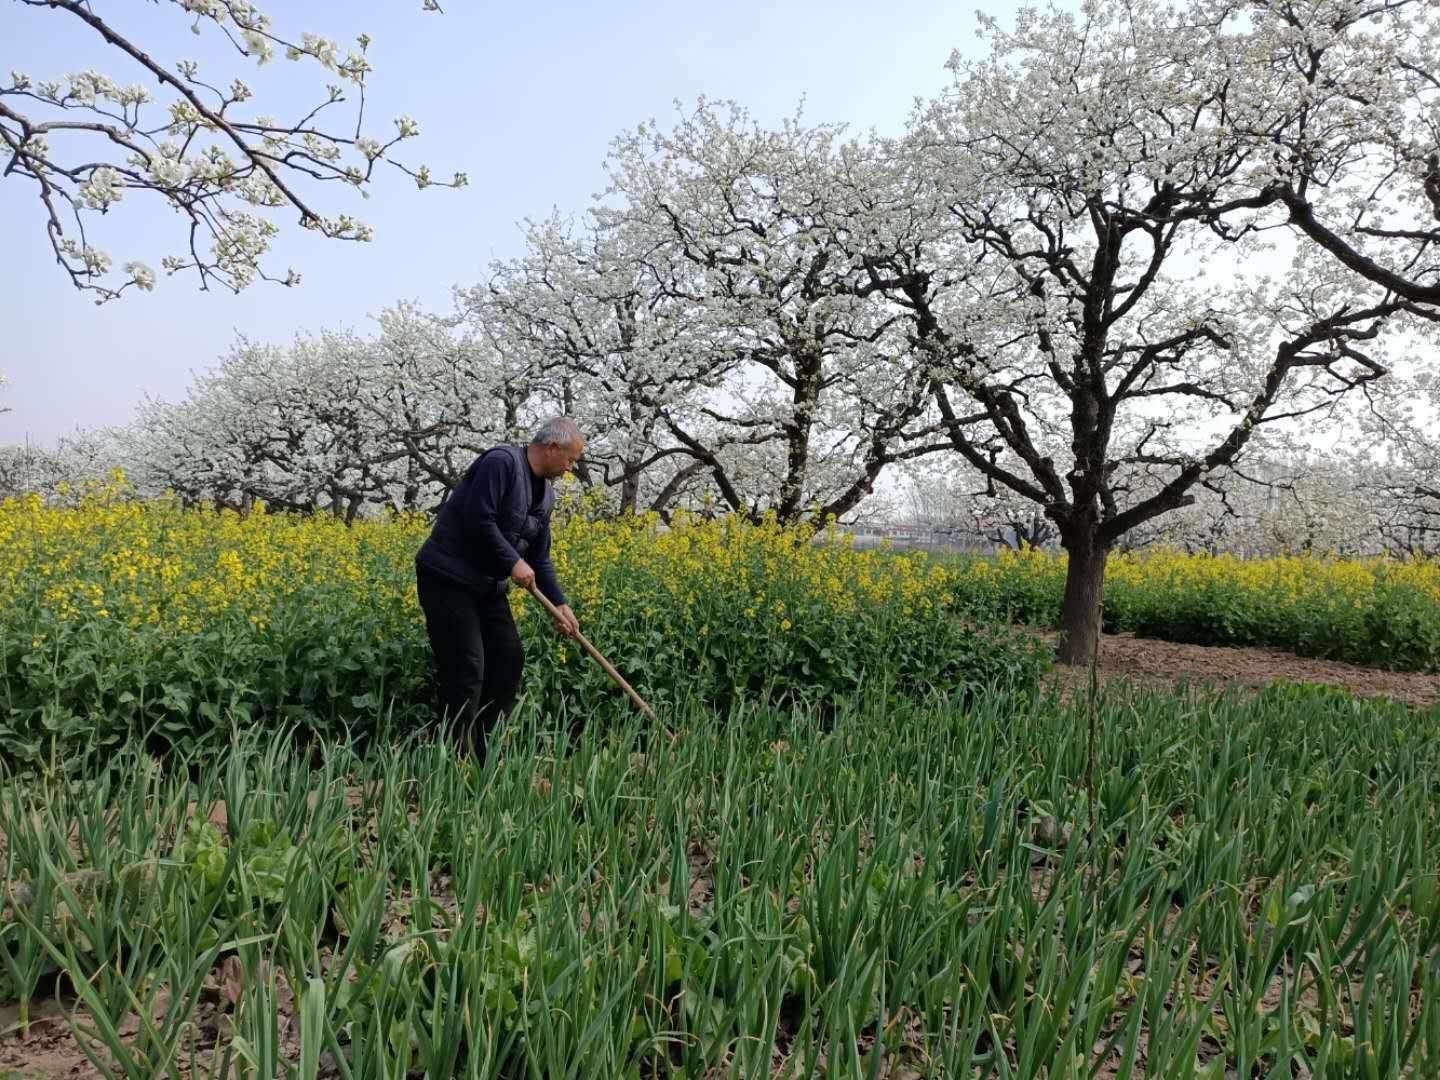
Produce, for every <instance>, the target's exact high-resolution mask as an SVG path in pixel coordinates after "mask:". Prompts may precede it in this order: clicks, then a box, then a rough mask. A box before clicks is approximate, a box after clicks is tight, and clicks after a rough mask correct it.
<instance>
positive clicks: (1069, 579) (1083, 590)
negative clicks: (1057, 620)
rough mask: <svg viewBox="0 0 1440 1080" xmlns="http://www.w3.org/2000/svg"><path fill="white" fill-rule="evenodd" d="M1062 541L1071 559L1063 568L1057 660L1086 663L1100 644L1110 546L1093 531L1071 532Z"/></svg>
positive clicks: (1068, 662)
mask: <svg viewBox="0 0 1440 1080" xmlns="http://www.w3.org/2000/svg"><path fill="white" fill-rule="evenodd" d="M1063 540H1064V544H1065V550H1066V551H1067V552H1068V553H1069V556H1070V558H1069V565H1068V567H1067V569H1066V571H1065V606H1064V609H1063V610H1062V612H1061V629H1062V634H1061V638H1060V650H1059V660H1060V662H1061V663H1062V664H1088V663H1090V660H1091V658H1092V657H1093V656H1095V655H1096V650H1097V648H1098V647H1099V643H1100V624H1101V610H1100V605H1101V601H1102V600H1103V598H1104V596H1105V560H1106V559H1107V558H1109V555H1110V549H1109V548H1108V547H1106V546H1105V545H1104V544H1102V543H1101V542H1100V541H1099V538H1098V537H1096V536H1095V535H1094V533H1093V532H1090V533H1082V534H1080V535H1078V536H1077V535H1074V534H1072V535H1070V536H1067V537H1064V538H1063Z"/></svg>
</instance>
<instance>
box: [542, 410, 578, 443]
mask: <svg viewBox="0 0 1440 1080" xmlns="http://www.w3.org/2000/svg"><path fill="white" fill-rule="evenodd" d="M584 442H585V436H584V435H582V434H580V427H579V425H578V424H576V423H575V421H574V420H571V419H570V418H569V417H568V416H552V417H551V418H550V419H549V420H546V421H545V422H544V423H543V424H541V425H540V427H539V428H538V429H536V431H535V434H534V435H532V436H531V437H530V444H531V445H532V446H580V445H582V444H583V443H584Z"/></svg>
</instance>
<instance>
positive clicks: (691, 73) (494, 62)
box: [0, 0, 1013, 445]
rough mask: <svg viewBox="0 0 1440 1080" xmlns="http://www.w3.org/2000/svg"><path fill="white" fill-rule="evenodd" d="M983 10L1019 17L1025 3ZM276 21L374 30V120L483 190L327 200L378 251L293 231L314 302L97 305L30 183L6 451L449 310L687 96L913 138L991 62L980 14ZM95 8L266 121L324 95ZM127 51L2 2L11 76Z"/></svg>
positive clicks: (3, 69)
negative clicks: (75, 277)
mask: <svg viewBox="0 0 1440 1080" xmlns="http://www.w3.org/2000/svg"><path fill="white" fill-rule="evenodd" d="M981 4H982V5H983V7H985V9H987V10H989V11H992V12H993V13H995V14H999V15H1003V14H1006V13H1008V12H1009V11H1010V10H1011V9H1012V7H1013V5H1012V4H1010V3H1007V2H1004V0H981ZM260 6H261V7H262V9H264V10H265V11H267V12H268V13H269V14H271V16H272V17H273V18H274V19H275V27H276V29H277V31H280V32H289V33H293V34H294V35H295V36H298V34H299V31H301V30H307V29H308V30H314V31H316V32H318V33H322V34H325V35H326V36H328V37H332V38H335V39H337V40H338V41H340V42H341V44H342V46H348V45H349V43H350V42H351V41H353V39H354V37H355V35H356V34H358V33H360V32H361V31H365V32H368V33H369V34H370V35H371V37H372V38H373V39H374V44H373V45H372V46H371V50H370V56H371V60H372V62H373V63H374V66H375V74H374V76H373V79H372V83H371V90H370V93H369V98H368V109H369V115H371V116H374V117H375V118H376V119H383V127H384V128H389V123H390V119H391V118H392V117H394V116H396V115H399V114H401V113H408V114H409V115H411V116H413V117H414V118H415V119H416V120H417V121H418V122H419V124H420V128H421V135H422V137H421V138H420V139H418V140H415V141H414V142H413V143H411V144H410V145H411V146H412V147H413V149H412V150H411V151H410V153H409V155H408V158H407V160H411V161H413V162H416V163H418V162H419V161H424V162H426V163H428V164H430V165H431V166H432V168H433V170H434V172H435V173H436V175H437V176H449V175H450V174H451V173H452V172H453V171H454V170H456V169H459V170H462V171H464V172H466V173H468V175H469V178H470V186H469V187H468V188H466V189H463V190H461V191H449V190H431V191H427V192H419V191H417V190H416V189H415V186H414V184H413V182H411V181H410V180H409V179H408V178H406V177H404V176H403V175H401V174H399V173H398V172H397V173H393V176H391V177H388V178H386V179H385V180H384V181H383V182H381V183H380V184H378V185H377V186H376V190H375V195H374V197H373V198H372V199H371V200H369V201H368V202H362V201H360V199H359V198H358V196H356V195H354V194H353V193H346V192H343V191H341V190H340V189H339V188H338V187H337V188H334V189H330V190H332V191H333V194H330V195H329V198H328V201H326V202H322V203H321V208H322V209H323V210H324V212H326V213H329V214H334V213H338V212H339V211H342V210H345V211H349V212H351V213H353V214H355V215H356V216H359V217H361V218H362V219H363V220H366V221H368V222H369V223H370V224H371V225H373V226H374V227H375V233H376V235H375V240H374V241H373V242H371V243H369V244H363V245H361V244H352V243H342V242H338V241H325V240H323V239H321V238H319V237H317V236H314V235H313V234H308V233H303V232H301V231H300V230H298V228H294V227H291V226H292V225H293V220H294V219H293V218H292V217H286V218H283V219H282V221H283V222H284V223H285V225H286V226H287V235H286V237H285V238H284V239H282V242H280V243H277V245H276V251H275V255H274V257H273V261H272V262H271V264H270V269H271V271H272V272H278V273H280V274H282V275H283V273H284V271H285V269H286V267H287V266H288V265H293V266H294V267H295V268H296V269H297V270H298V271H300V272H301V273H302V274H303V276H304V281H303V284H302V285H301V286H300V287H298V288H295V289H286V288H283V287H281V286H278V285H268V284H265V283H263V282H262V283H259V284H257V285H255V286H253V287H252V288H251V289H249V290H247V291H245V292H242V293H240V294H239V295H235V294H231V293H228V292H210V293H203V292H200V291H199V289H198V287H197V282H196V279H195V278H194V277H193V276H183V275H182V276H177V277H174V278H166V277H165V276H164V275H163V274H162V275H161V277H160V281H159V284H158V285H157V287H156V290H155V292H153V293H138V292H136V291H135V290H133V289H132V290H130V291H128V292H127V293H126V294H125V296H124V297H123V298H122V299H121V300H118V301H115V302H112V303H109V304H105V305H104V306H100V307H97V306H96V305H95V304H94V301H93V299H92V298H91V296H90V295H89V294H85V293H81V292H79V291H77V290H76V289H74V287H73V286H72V285H71V284H70V282H69V279H68V277H67V276H66V275H65V274H64V273H63V272H62V271H61V270H60V268H59V267H57V266H56V265H55V264H54V261H53V256H52V254H51V252H50V249H49V243H48V241H47V239H46V236H45V232H44V218H43V215H42V213H41V210H40V204H39V201H38V199H37V198H36V195H35V192H34V188H33V186H32V185H31V184H29V183H28V182H26V181H22V180H19V179H15V178H9V179H6V178H0V252H3V257H0V326H3V327H4V329H3V331H0V374H3V375H5V376H7V377H8V378H9V380H10V385H9V386H7V387H5V388H4V389H3V390H0V406H3V405H8V406H10V408H11V411H10V412H8V413H4V414H0V443H14V442H21V441H24V440H25V439H27V438H28V439H30V440H32V441H34V442H37V443H39V444H41V445H50V444H51V443H53V441H54V439H55V438H56V437H57V436H59V435H62V434H64V433H66V432H68V431H72V430H74V429H75V428H77V427H95V426H102V425H107V424H120V423H124V422H125V421H127V420H128V419H129V418H130V416H131V415H132V411H133V409H134V407H135V405H136V404H137V403H138V402H139V401H140V400H141V399H142V396H143V395H144V394H145V393H150V394H153V395H156V396H159V397H163V398H167V399H170V400H174V399H177V398H180V397H182V396H183V395H184V393H185V389H186V387H187V385H188V384H189V382H190V379H191V373H192V372H194V371H197V370H203V369H204V368H206V367H208V366H210V365H211V364H212V363H214V361H215V360H216V358H217V357H218V356H219V355H221V354H222V353H223V352H225V350H226V349H227V347H228V346H229V344H230V343H231V342H232V341H233V340H234V338H235V334H236V333H237V331H238V332H243V333H244V334H246V335H247V336H248V337H251V338H253V339H257V340H262V341H275V342H284V341H287V340H289V339H290V338H291V337H292V336H293V335H294V334H295V333H296V332H297V331H300V330H304V329H318V328H320V327H340V326H351V327H355V328H357V329H361V330H366V329H367V316H368V315H369V314H371V313H373V312H376V311H378V310H379V309H380V308H381V307H383V306H385V305H386V304H389V303H391V302H393V301H396V300H400V299H415V300H418V301H420V302H421V303H422V304H424V305H426V306H427V307H429V308H431V309H442V308H448V307H449V304H450V288H451V286H453V285H456V284H473V283H474V282H475V281H476V280H478V279H479V278H480V277H481V276H482V274H483V272H484V270H485V267H486V266H487V264H488V263H489V262H490V261H491V260H493V259H497V258H507V257H510V256H512V255H516V254H519V252H520V250H521V242H520V241H521V236H520V229H519V227H518V223H519V222H520V221H521V220H522V219H523V218H525V217H527V216H528V217H535V218H539V217H543V216H545V215H546V214H548V213H550V212H551V211H552V210H553V209H559V210H561V211H562V212H567V213H575V214H580V213H582V212H583V211H584V210H585V209H586V208H587V207H588V206H589V205H590V204H591V199H592V196H593V195H595V194H597V193H599V192H600V190H601V189H602V187H603V185H604V173H603V171H602V163H603V161H604V157H605V153H606V150H607V146H608V143H609V141H610V139H611V138H612V137H613V136H615V135H616V134H618V133H619V132H620V131H622V130H624V129H627V128H630V127H633V126H634V125H635V124H636V123H638V122H640V121H643V120H648V119H650V118H656V119H659V120H661V121H662V122H665V121H667V120H668V119H669V118H670V117H672V116H673V115H674V104H673V103H674V101H675V100H676V99H677V98H678V99H679V100H680V101H681V102H682V103H684V104H686V105H691V104H693V103H694V100H695V98H696V97H697V96H699V95H702V94H703V95H705V96H707V97H709V98H711V99H722V98H731V99H734V100H736V101H738V102H740V103H741V104H743V105H745V106H747V107H748V108H750V110H751V111H752V113H753V114H754V115H755V116H756V118H757V119H759V120H760V121H761V122H763V123H767V124H768V123H775V122H777V121H778V120H779V119H780V118H782V117H783V116H786V115H789V114H790V113H792V112H793V111H794V109H795V108H796V106H797V104H799V103H800V101H801V98H802V97H803V98H804V99H805V116H806V118H807V119H808V120H810V121H814V122H820V121H826V122H845V123H848V124H849V125H850V127H851V131H852V132H854V133H856V134H859V133H861V132H863V131H865V130H868V129H870V128H872V127H873V128H876V129H878V130H880V131H882V132H896V131H898V130H900V128H901V127H902V125H903V123H904V120H905V117H906V116H907V114H908V113H909V111H910V108H911V106H912V104H913V101H914V99H915V97H916V96H927V97H928V96H931V95H933V94H934V93H935V92H937V91H938V90H940V89H941V88H943V87H944V86H945V85H947V84H948V82H949V73H948V72H947V71H946V70H945V68H944V64H945V61H946V59H947V58H948V56H949V54H950V51H951V49H952V48H957V47H958V48H960V49H962V51H966V52H975V51H977V41H976V36H975V29H976V19H975V12H976V9H977V3H976V2H975V0H970V2H966V3H953V2H947V0H891V2H889V3H886V4H881V5H876V4H873V3H862V2H860V0H731V2H729V3H726V4H723V5H721V4H696V3H676V2H674V0H671V2H670V3H661V2H658V0H606V2H603V3H596V2H594V0H587V2H578V0H564V2H551V3H547V2H544V0H533V2H531V3H527V4H498V3H478V2H475V0H445V2H444V4H443V6H444V7H445V9H446V13H445V14H444V15H426V14H423V13H422V12H421V10H420V8H421V3H420V0H349V2H341V0H286V2H284V3H281V2H280V0H268V2H262V3H261V5H260ZM95 8H96V10H97V12H99V13H100V14H101V15H102V16H104V17H106V18H107V19H109V20H110V21H111V22H112V23H113V24H114V25H115V26H116V28H117V29H118V30H119V31H120V32H121V33H123V34H124V35H125V36H127V37H129V38H130V39H131V40H133V41H136V42H137V43H141V44H142V45H143V47H145V48H147V49H148V50H149V51H150V52H151V53H152V55H154V56H155V57H156V59H158V60H160V61H162V62H169V63H172V64H173V63H174V62H176V61H179V60H184V59H195V60H198V61H200V63H201V64H202V71H201V74H202V76H204V75H206V74H207V73H209V75H210V76H211V77H212V78H215V79H220V80H221V81H223V82H224V83H228V82H229V81H230V79H232V78H235V77H237V76H238V77H243V78H245V79H246V81H247V82H249V83H250V85H251V86H252V88H253V89H254V90H255V91H256V103H257V104H260V103H261V99H262V97H264V95H266V93H267V90H268V89H272V88H273V89H274V90H275V91H276V93H275V96H274V98H273V99H270V100H274V101H277V102H283V103H284V107H282V105H281V104H274V105H270V104H261V111H265V112H270V113H272V114H274V115H277V116H279V117H281V118H283V119H287V120H288V119H291V118H292V117H293V116H294V114H295V111H296V108H297V107H299V106H300V105H301V103H302V101H303V102H304V104H305V105H306V106H308V105H309V104H311V103H313V102H314V101H315V100H317V98H316V95H317V93H323V86H324V82H325V79H324V78H323V74H324V73H323V72H321V71H320V69H319V68H318V67H316V66H314V65H313V64H306V65H303V66H302V65H296V64H290V63H287V62H285V61H284V60H277V61H276V62H275V63H273V64H271V65H270V66H268V67H266V68H263V69H259V70H257V69H256V68H255V67H254V65H253V64H251V63H250V62H248V61H246V60H244V58H242V57H239V56H236V55H234V54H233V51H227V50H228V46H226V47H225V49H222V48H221V47H220V46H219V44H218V43H217V39H216V37H215V35H214V34H213V33H208V34H207V35H206V36H204V37H195V36H193V35H192V34H191V33H190V29H189V23H188V21H187V20H186V19H185V18H184V17H183V13H181V12H180V11H179V10H178V9H177V8H176V7H175V6H174V5H173V4H172V3H169V2H162V3H159V4H150V3H137V2H135V0H126V2H121V0H97V2H96V4H95ZM124 59H125V58H124V57H122V56H121V55H120V54H119V53H118V52H115V50H113V49H109V48H108V47H106V46H105V45H104V44H103V43H102V42H100V40H99V38H98V36H97V35H95V34H94V32H93V31H91V30H89V28H88V27H85V26H84V25H82V24H80V23H79V22H78V20H76V19H75V18H73V17H72V16H70V15H68V14H65V13H63V12H62V13H54V12H51V11H46V10H43V9H38V8H31V7H28V6H23V5H20V4H14V3H0V73H8V72H9V71H11V70H12V69H13V70H18V71H23V72H25V73H26V74H28V75H30V76H31V77H32V78H34V79H37V80H38V79H41V78H51V79H53V78H60V77H63V76H64V75H66V74H68V73H70V72H72V71H77V70H83V69H84V68H87V67H95V68H97V69H99V70H101V71H104V72H105V73H107V74H109V75H110V76H111V77H112V78H114V79H115V80H116V81H117V82H121V83H130V82H136V81H142V74H143V73H142V72H140V71H139V70H137V69H133V68H130V67H127V66H126V64H124V63H121V62H120V61H122V60H124ZM302 74H303V76H304V78H303V80H302V79H300V78H299V76H300V75H302ZM296 91H301V92H296ZM161 100H168V98H162V99H161ZM375 127H376V128H377V129H379V128H382V125H378V124H377V125H375ZM391 130H393V129H391ZM53 142H54V140H52V144H53ZM392 172H393V170H392ZM181 225H182V223H181V221H180V219H179V218H177V217H175V216H174V215H173V214H171V213H169V212H168V211H153V210H152V211H144V210H141V209H140V207H139V206H138V205H135V204H132V203H131V202H122V203H120V204H119V205H118V207H117V208H116V209H115V210H113V211H112V213H111V214H110V215H108V216H107V219H106V220H105V221H104V222H102V223H101V229H100V231H99V232H98V234H97V236H96V237H95V238H92V243H95V244H96V246H98V247H101V248H102V249H104V250H106V251H108V252H109V253H110V255H111V256H112V258H113V259H114V262H115V265H116V266H119V265H121V264H122V263H124V262H126V261H129V260H131V259H139V260H141V261H143V262H146V263H148V264H149V265H151V266H153V267H156V268H157V269H158V267H159V264H160V258H161V256H162V255H164V254H167V253H172V252H176V251H178V250H180V249H182V248H183V245H184V234H183V232H182V231H181Z"/></svg>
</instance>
